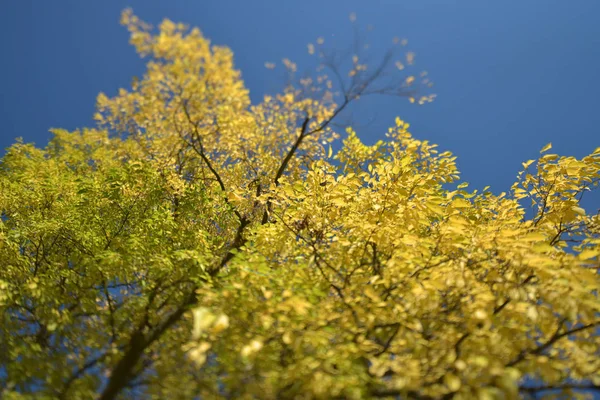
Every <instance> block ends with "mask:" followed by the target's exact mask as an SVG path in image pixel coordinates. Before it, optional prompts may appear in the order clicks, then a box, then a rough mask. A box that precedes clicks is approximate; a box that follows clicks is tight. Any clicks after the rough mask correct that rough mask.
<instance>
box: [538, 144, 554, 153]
mask: <svg viewBox="0 0 600 400" xmlns="http://www.w3.org/2000/svg"><path fill="white" fill-rule="evenodd" d="M551 148H552V143H548V144H547V145H545V146H544V147H542V149H541V150H540V153H544V152H546V151H548V150H550V149H551Z"/></svg>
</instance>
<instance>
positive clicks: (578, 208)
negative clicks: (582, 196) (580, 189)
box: [571, 206, 585, 215]
mask: <svg viewBox="0 0 600 400" xmlns="http://www.w3.org/2000/svg"><path fill="white" fill-rule="evenodd" d="M571 210H573V211H574V212H575V213H576V214H579V215H585V210H584V209H583V208H581V207H577V206H573V207H571Z"/></svg>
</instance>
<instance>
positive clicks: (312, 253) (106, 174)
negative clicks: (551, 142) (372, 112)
mask: <svg viewBox="0 0 600 400" xmlns="http://www.w3.org/2000/svg"><path fill="white" fill-rule="evenodd" d="M123 23H124V24H125V25H126V26H127V27H128V29H129V30H130V31H131V41H132V43H133V44H134V46H135V47H136V49H137V51H138V52H139V53H141V54H143V55H149V56H150V61H149V62H148V67H147V71H146V73H145V75H144V76H143V77H142V78H141V79H139V80H136V81H134V83H133V85H132V88H131V90H125V89H122V90H120V92H119V93H118V95H116V96H115V97H112V98H109V97H107V96H105V95H103V94H101V95H100V96H99V97H98V113H97V115H96V119H97V121H98V128H96V129H83V130H81V131H76V132H67V131H64V130H60V129H57V130H54V131H53V135H54V136H53V138H52V140H51V141H50V143H49V145H48V146H47V147H46V148H45V149H39V148H36V147H34V146H33V145H30V144H24V143H21V142H19V143H16V144H15V145H13V146H12V147H11V148H9V149H8V150H7V153H6V155H5V156H4V157H3V159H2V161H1V164H0V211H1V212H2V218H1V223H0V260H1V261H0V262H1V263H2V269H1V272H0V308H1V309H2V325H1V327H0V384H1V387H2V395H3V398H6V399H26V398H34V397H35V398H42V399H44V398H60V399H88V398H94V397H95V396H99V398H100V399H103V400H105V399H113V398H117V397H118V398H136V397H137V396H141V397H144V398H146V397H147V398H173V399H178V398H182V399H186V398H202V399H211V398H236V399H237V398H241V399H243V398H265V399H275V398H277V399H287V398H290V399H291V398H298V399H301V398H303V399H309V398H320V399H325V398H349V399H359V398H376V397H393V396H401V398H415V399H417V398H418V399H442V398H457V399H471V398H477V399H501V398H504V399H512V398H517V397H519V396H524V397H527V396H533V395H537V394H545V395H557V394H560V393H563V394H564V395H567V396H583V394H584V393H585V392H581V391H573V390H574V389H575V388H588V389H598V388H599V386H598V385H600V357H598V355H599V352H600V350H599V346H600V338H599V337H598V335H597V327H598V326H599V325H600V316H599V311H600V301H599V299H598V289H599V287H600V279H599V277H598V274H597V271H598V267H599V266H600V264H599V257H598V256H599V254H600V247H599V245H600V237H599V234H600V217H598V215H597V214H590V213H587V212H586V211H585V210H583V209H582V208H581V206H580V205H579V200H580V199H581V196H582V195H583V193H584V192H585V191H588V190H590V189H591V188H593V187H595V186H597V183H598V180H599V178H600V148H599V149H596V150H595V151H594V152H593V153H592V154H590V155H589V156H587V157H584V158H582V159H576V158H573V157H559V156H558V155H554V154H549V153H548V150H549V146H547V148H545V149H543V151H542V155H541V156H540V158H539V159H538V160H532V161H528V162H526V163H524V170H523V172H521V173H520V174H519V177H518V180H517V182H516V183H515V184H514V185H513V187H512V188H511V190H510V192H509V193H501V194H499V195H496V194H493V193H491V192H490V191H488V190H487V189H484V191H483V192H478V191H477V190H475V191H469V190H467V189H466V187H467V185H466V184H465V183H459V173H458V170H457V168H456V165H455V157H454V156H453V155H452V154H451V153H450V152H447V151H443V152H439V151H438V150H437V149H436V146H435V145H433V144H431V143H429V142H427V141H422V140H417V139H415V138H414V137H413V136H412V135H411V134H410V133H409V132H408V128H409V126H408V124H407V123H405V122H403V121H402V120H400V119H397V120H396V125H395V126H394V127H392V128H390V130H389V132H388V134H387V137H388V139H387V140H386V141H380V142H377V143H376V144H375V145H373V146H367V145H365V144H363V143H362V142H361V141H360V139H359V138H358V136H357V135H356V133H355V132H354V131H353V130H351V129H348V131H347V135H346V137H345V139H344V140H343V143H342V144H341V149H340V150H339V151H338V152H336V154H335V155H333V152H332V150H331V147H330V145H329V143H331V142H332V141H334V140H336V139H337V138H338V137H339V136H340V135H339V134H338V133H336V132H335V131H334V129H333V128H332V127H333V125H332V124H331V121H332V120H333V119H334V118H335V117H336V116H337V115H338V114H339V113H340V112H341V111H342V110H343V109H344V107H346V105H347V104H349V103H350V102H352V101H354V100H356V99H357V98H358V97H360V96H364V95H366V94H370V93H381V92H385V90H384V89H382V86H377V85H378V84H379V82H382V81H381V79H380V78H381V76H383V74H382V73H381V71H382V70H383V68H375V70H374V71H371V70H370V69H369V67H367V66H366V65H364V66H363V65H362V64H360V62H359V61H357V60H354V61H353V62H354V66H353V67H352V69H351V72H352V71H354V73H348V75H349V77H346V78H344V77H343V76H342V74H339V70H336V69H335V68H330V69H329V70H328V71H330V72H331V71H333V73H334V74H337V76H338V78H339V82H338V83H335V82H334V83H332V82H331V81H330V80H329V78H328V77H327V76H326V75H320V76H319V78H318V79H315V81H314V82H312V81H311V82H308V83H307V82H306V81H305V80H304V83H303V84H301V85H300V86H292V85H290V86H288V87H287V88H286V89H285V90H284V92H283V93H281V94H280V95H277V96H272V97H265V99H264V100H263V101H262V102H261V103H259V104H256V105H251V103H250V100H249V94H248V90H247V89H246V88H245V87H244V84H243V82H242V80H241V77H240V73H239V72H238V71H236V70H235V69H234V67H233V58H232V57H233V56H232V53H231V51H230V50H229V49H227V48H225V47H220V46H213V45H211V44H210V43H209V41H208V40H207V39H205V38H204V37H203V36H202V35H201V33H200V32H199V31H198V30H197V29H193V30H191V31H190V30H188V29H187V27H185V26H182V25H180V24H174V23H172V22H170V21H164V22H163V23H162V24H161V25H160V29H159V32H158V33H157V34H153V33H152V31H151V30H150V27H149V26H147V25H146V24H145V23H143V22H141V21H140V20H139V19H138V18H137V17H135V16H134V15H133V14H131V12H129V11H128V12H125V13H124V14H123ZM311 46H312V48H311V47H309V50H312V52H314V51H315V46H314V45H311ZM409 58H411V59H412V56H410V57H409ZM324 59H327V58H326V57H324ZM327 60H330V59H327ZM388 61H389V62H391V63H392V64H391V65H394V60H392V59H391V58H389V57H388V58H387V61H385V62H386V63H387V62H388ZM286 64H287V65H288V69H291V70H292V71H291V72H293V69H294V68H295V66H294V65H293V63H291V62H289V61H288V62H286ZM356 65H359V66H360V68H357V67H356ZM385 65H387V64H384V63H382V64H381V65H380V67H383V66H385ZM403 67H404V65H403ZM397 72H398V71H397ZM399 73H404V72H399ZM409 78H410V77H409ZM403 81H404V86H402V85H401V86H399V87H398V86H394V87H393V88H392V89H393V90H394V91H395V93H396V94H399V95H405V96H407V97H409V98H412V99H413V101H414V96H415V95H414V93H415V91H413V88H412V87H411V85H412V84H414V78H412V79H404V80H403ZM344 83H345V86H343V90H342V91H341V92H339V87H342V85H343V84H344ZM338 86H339V87H338ZM307 87H309V88H310V90H307ZM334 87H338V92H337V93H336V91H335V90H334V89H332V88H334ZM398 88H399V89H398ZM336 99H337V100H336ZM424 99H425V100H427V99H430V97H427V96H425V97H424ZM338 147H339V146H338Z"/></svg>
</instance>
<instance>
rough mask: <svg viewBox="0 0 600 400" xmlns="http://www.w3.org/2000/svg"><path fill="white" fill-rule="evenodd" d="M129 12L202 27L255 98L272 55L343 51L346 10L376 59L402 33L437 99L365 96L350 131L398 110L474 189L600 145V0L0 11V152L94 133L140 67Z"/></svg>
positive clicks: (271, 86) (113, 4) (266, 2)
mask: <svg viewBox="0 0 600 400" xmlns="http://www.w3.org/2000/svg"><path fill="white" fill-rule="evenodd" d="M125 7H132V8H133V9H134V11H135V13H136V14H138V15H139V16H140V17H141V18H142V19H145V20H147V21H148V22H151V23H153V24H157V23H158V22H160V20H161V19H162V18H165V17H167V18H169V19H172V20H174V21H181V22H186V23H188V24H190V25H194V26H198V27H200V29H201V30H202V31H203V32H204V34H205V35H206V36H208V37H209V38H211V39H212V41H213V42H214V43H216V44H223V45H228V46H229V47H231V48H232V49H233V51H234V54H235V60H236V65H237V68H239V69H240V70H241V71H242V74H243V78H244V80H245V82H246V85H247V86H248V88H249V89H250V91H251V95H252V98H253V100H255V101H257V100H259V99H261V98H262V96H263V95H264V94H265V93H269V92H273V91H275V90H276V89H278V88H280V87H281V85H280V84H281V83H282V80H281V79H280V78H279V75H277V74H276V73H274V72H273V71H270V70H267V69H265V67H264V63H265V62H266V61H274V62H277V61H280V60H281V59H282V58H284V57H289V58H291V59H292V60H294V61H297V62H298V63H299V65H300V67H302V65H303V63H306V62H308V57H309V56H308V54H307V52H306V45H307V43H309V42H314V41H315V39H316V38H317V37H319V36H323V37H324V38H325V39H326V41H329V40H330V39H331V40H335V41H336V42H337V43H340V44H349V43H350V40H351V33H352V29H351V25H350V22H349V21H348V15H349V14H350V13H351V12H356V14H357V16H358V21H357V22H358V23H359V24H360V25H361V26H365V25H366V24H372V25H373V26H374V30H373V31H372V32H371V33H370V35H369V37H370V43H371V44H372V45H373V51H374V52H376V51H383V50H384V49H385V48H386V47H387V46H388V44H390V43H391V38H393V37H394V36H399V37H403V38H408V40H409V45H408V48H409V49H410V50H413V51H414V52H415V53H416V55H417V65H418V67H419V68H420V69H425V70H427V71H428V72H429V75H430V77H431V78H432V80H433V81H434V82H435V84H436V86H435V87H434V89H435V93H437V95H438V97H437V99H436V101H435V102H434V103H432V104H428V105H425V106H416V105H411V104H409V103H408V101H407V100H406V99H398V98H366V99H364V101H363V102H362V103H360V104H361V106H360V107H355V109H354V117H355V119H356V121H357V123H358V125H359V127H358V133H359V135H360V136H361V137H362V138H363V139H364V140H365V141H366V142H368V143H372V142H374V141H376V140H378V139H381V138H383V137H384V133H385V131H386V128H387V127H388V126H390V125H392V124H393V121H394V118H395V116H397V115H398V116H400V117H401V118H403V119H405V120H406V121H408V122H410V123H411V125H412V133H413V134H414V135H415V136H417V137H419V138H423V139H428V140H430V141H432V142H434V143H438V144H439V145H440V147H441V148H442V149H444V150H451V151H452V152H454V153H455V154H456V155H457V156H458V163H459V168H460V169H461V171H462V175H463V179H465V180H466V181H468V182H471V188H481V187H483V186H485V185H488V184H489V185H492V189H493V190H494V191H495V192H500V191H502V190H508V188H509V186H510V184H511V183H512V182H513V180H514V178H515V176H516V173H517V172H518V170H519V169H520V168H521V162H522V161H525V160H527V159H530V158H535V157H537V155H538V154H539V153H538V151H539V149H540V148H541V147H542V146H543V145H545V144H546V143H548V142H552V143H553V145H554V151H555V152H557V153H559V154H563V155H575V156H579V157H580V156H583V155H585V154H588V153H590V152H591V151H593V150H594V148H596V147H598V146H600V132H599V128H598V127H599V126H600V111H599V110H600V100H599V96H600V74H599V73H598V71H600V23H598V18H599V16H600V1H598V0H571V1H564V0H562V1H558V0H506V1H501V2H500V1H481V0H461V1H451V0H369V1H356V0H345V1H341V0H335V1H333V0H329V1H327V0H321V1H315V0H302V1H299V0H297V1H296V0H295V1H292V0H286V1H281V0H255V1H247V0H246V1H244V0H236V1H234V0H202V1H201V0H197V1H191V0H188V1H184V0H179V1H175V0H173V1H152V0H143V1H142V0H138V1H121V0H111V1H108V2H99V1H97V2H92V1H75V0H72V1H52V2H50V1H3V2H2V3H1V5H0V15H1V16H2V24H0V54H1V58H2V61H1V62H0V91H1V92H2V98H1V99H2V100H1V101H2V104H1V107H0V119H1V121H2V124H1V128H0V148H2V149H3V148H5V147H7V146H9V145H10V144H11V143H13V142H14V139H15V137H17V136H22V137H23V138H24V140H25V141H27V142H30V141H33V142H35V143H36V144H38V145H45V143H46V142H47V140H48V138H49V137H50V134H49V133H48V129H49V128H51V127H63V128H67V129H75V128H78V127H83V126H90V125H92V119H91V117H92V114H93V112H94V103H95V97H96V95H97V93H98V92H100V91H103V92H105V93H107V94H108V95H111V94H114V93H116V90H117V89H118V88H119V87H127V86H128V85H129V83H130V82H131V78H132V77H133V76H135V75H138V76H139V75H141V74H142V73H143V69H144V62H143V60H140V58H139V57H138V56H137V55H136V54H135V52H134V50H133V48H132V47H130V46H129V45H128V44H127V42H128V36H127V32H126V30H125V29H124V28H123V27H121V26H120V25H119V23H118V22H119V15H120V12H121V10H122V9H123V8H125ZM371 119H374V121H375V122H373V123H370V124H368V125H367V124H366V121H370V120H371ZM363 125H364V126H363Z"/></svg>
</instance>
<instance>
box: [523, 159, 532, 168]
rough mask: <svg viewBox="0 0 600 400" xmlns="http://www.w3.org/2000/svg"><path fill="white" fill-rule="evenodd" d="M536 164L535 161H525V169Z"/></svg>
mask: <svg viewBox="0 0 600 400" xmlns="http://www.w3.org/2000/svg"><path fill="white" fill-rule="evenodd" d="M534 162H535V160H529V161H525V162H524V163H522V164H523V168H524V169H527V167H529V166H530V165H531V164H533V163H534Z"/></svg>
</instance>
